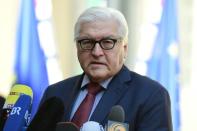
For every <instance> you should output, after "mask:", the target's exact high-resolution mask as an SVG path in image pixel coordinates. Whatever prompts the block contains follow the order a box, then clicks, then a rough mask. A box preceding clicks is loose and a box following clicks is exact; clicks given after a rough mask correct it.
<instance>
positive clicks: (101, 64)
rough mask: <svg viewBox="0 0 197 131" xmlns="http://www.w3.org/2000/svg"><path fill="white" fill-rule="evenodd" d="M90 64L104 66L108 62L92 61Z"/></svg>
mask: <svg viewBox="0 0 197 131" xmlns="http://www.w3.org/2000/svg"><path fill="white" fill-rule="evenodd" d="M90 65H92V66H103V65H106V64H105V63H103V62H91V63H90Z"/></svg>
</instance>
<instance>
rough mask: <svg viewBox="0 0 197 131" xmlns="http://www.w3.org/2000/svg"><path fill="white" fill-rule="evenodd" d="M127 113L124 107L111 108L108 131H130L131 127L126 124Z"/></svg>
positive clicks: (106, 128)
mask: <svg viewBox="0 0 197 131" xmlns="http://www.w3.org/2000/svg"><path fill="white" fill-rule="evenodd" d="M124 120H125V112H124V109H123V107H122V106H120V105H115V106H113V107H112V108H111V111H110V113H109V116H108V123H107V126H106V127H105V130H106V131H119V130H120V131H129V125H128V124H127V123H124Z"/></svg>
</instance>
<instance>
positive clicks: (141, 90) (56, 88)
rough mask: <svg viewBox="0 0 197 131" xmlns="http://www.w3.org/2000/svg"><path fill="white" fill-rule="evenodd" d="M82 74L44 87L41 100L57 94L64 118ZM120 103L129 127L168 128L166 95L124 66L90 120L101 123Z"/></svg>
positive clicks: (148, 130) (154, 130)
mask: <svg viewBox="0 0 197 131" xmlns="http://www.w3.org/2000/svg"><path fill="white" fill-rule="evenodd" d="M82 76H83V74H82V75H79V76H75V77H72V78H69V79H66V80H63V81H61V82H58V83H56V84H53V85H51V86H49V87H48V88H47V90H46V91H45V94H44V96H43V98H42V101H41V103H43V102H44V101H45V100H46V99H48V98H50V97H53V96H58V97H59V98H61V99H62V101H63V102H64V105H65V116H63V119H64V121H69V118H70V113H71V110H72V107H73V104H74V102H75V99H76V97H77V94H78V93H79V91H80V85H81V81H82V78H83V77H82ZM114 105H121V106H122V107H123V109H124V111H125V123H128V124H129V131H171V130H172V122H171V111H170V98H169V94H168V92H167V91H166V89H165V88H163V87H162V86H161V85H160V84H159V83H157V82H155V81H153V80H151V79H149V78H147V77H145V76H141V75H139V74H137V73H135V72H132V71H129V70H128V69H127V68H126V67H125V66H123V68H122V69H121V70H120V72H119V73H118V74H117V75H116V76H115V77H114V78H113V79H112V81H111V82H110V83H109V85H108V89H107V90H106V91H105V93H104V95H103V97H102V98H101V100H100V102H99V103H98V105H97V107H96V109H95V111H94V113H93V114H92V116H91V118H90V120H91V121H96V122H98V123H100V124H102V125H103V126H105V124H106V123H107V121H108V120H107V118H108V113H109V112H110V110H111V108H112V106H114Z"/></svg>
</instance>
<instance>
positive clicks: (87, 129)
mask: <svg viewBox="0 0 197 131" xmlns="http://www.w3.org/2000/svg"><path fill="white" fill-rule="evenodd" d="M80 131H104V129H103V126H102V125H100V124H99V123H98V122H95V121H87V122H85V123H84V124H83V125H82V127H81V129H80Z"/></svg>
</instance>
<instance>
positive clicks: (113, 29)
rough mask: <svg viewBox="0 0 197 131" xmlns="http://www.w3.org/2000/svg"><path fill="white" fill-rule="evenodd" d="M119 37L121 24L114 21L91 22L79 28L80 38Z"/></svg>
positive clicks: (83, 23) (82, 24)
mask: <svg viewBox="0 0 197 131" xmlns="http://www.w3.org/2000/svg"><path fill="white" fill-rule="evenodd" d="M86 36H87V37H94V38H98V39H99V38H104V37H118V36H119V24H118V22H117V21H114V20H97V21H91V22H82V23H81V24H80V28H79V36H78V37H86Z"/></svg>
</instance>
